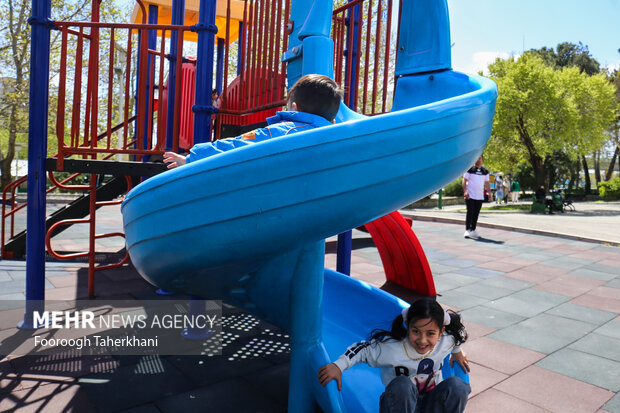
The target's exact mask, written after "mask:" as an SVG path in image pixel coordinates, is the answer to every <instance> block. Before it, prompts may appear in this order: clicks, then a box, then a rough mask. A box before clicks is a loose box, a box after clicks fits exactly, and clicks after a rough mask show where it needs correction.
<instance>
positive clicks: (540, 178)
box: [517, 118, 549, 191]
mask: <svg viewBox="0 0 620 413" xmlns="http://www.w3.org/2000/svg"><path fill="white" fill-rule="evenodd" d="M517 130H518V132H519V137H520V138H521V142H523V144H524V145H525V147H526V148H527V152H528V154H529V155H530V164H531V165H532V169H533V170H534V180H535V181H536V188H534V190H536V189H538V188H540V187H541V186H543V187H544V188H545V191H547V190H549V171H548V169H547V168H546V167H545V161H544V160H543V158H542V157H541V156H540V155H539V154H538V152H537V151H536V147H535V146H534V142H532V138H531V137H530V135H529V133H528V131H527V128H526V127H525V122H524V121H523V119H522V118H519V120H518V126H517Z"/></svg>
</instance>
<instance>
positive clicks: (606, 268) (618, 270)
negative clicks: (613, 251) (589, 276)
mask: <svg viewBox="0 0 620 413" xmlns="http://www.w3.org/2000/svg"><path fill="white" fill-rule="evenodd" d="M618 259H620V257H618ZM588 268H589V269H591V270H593V271H600V272H608V273H610V274H615V275H618V276H620V267H612V266H610V265H603V264H591V265H588Z"/></svg>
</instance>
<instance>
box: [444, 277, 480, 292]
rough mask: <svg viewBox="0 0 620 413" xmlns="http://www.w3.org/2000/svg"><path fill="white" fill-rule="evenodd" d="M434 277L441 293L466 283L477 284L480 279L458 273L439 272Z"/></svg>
mask: <svg viewBox="0 0 620 413" xmlns="http://www.w3.org/2000/svg"><path fill="white" fill-rule="evenodd" d="M433 278H434V280H435V288H436V289H437V291H438V292H439V293H442V292H445V291H447V290H452V289H454V288H458V287H462V286H464V285H470V284H475V283H477V282H479V281H480V279H478V278H475V277H470V276H468V275H462V274H456V273H445V274H439V275H436V276H434V277H433Z"/></svg>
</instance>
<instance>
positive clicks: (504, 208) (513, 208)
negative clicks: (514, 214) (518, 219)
mask: <svg viewBox="0 0 620 413" xmlns="http://www.w3.org/2000/svg"><path fill="white" fill-rule="evenodd" d="M482 210H483V211H529V210H530V205H510V204H507V205H493V206H490V207H482Z"/></svg>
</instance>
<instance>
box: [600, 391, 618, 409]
mask: <svg viewBox="0 0 620 413" xmlns="http://www.w3.org/2000/svg"><path fill="white" fill-rule="evenodd" d="M603 410H605V411H607V412H609V413H620V394H618V393H616V395H615V396H614V397H612V398H611V400H609V401H608V402H607V403H605V405H604V406H603Z"/></svg>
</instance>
